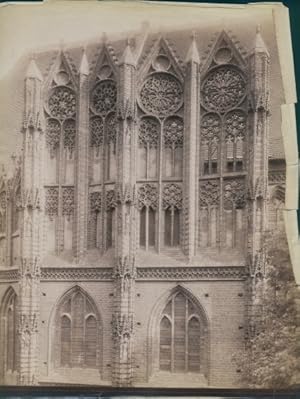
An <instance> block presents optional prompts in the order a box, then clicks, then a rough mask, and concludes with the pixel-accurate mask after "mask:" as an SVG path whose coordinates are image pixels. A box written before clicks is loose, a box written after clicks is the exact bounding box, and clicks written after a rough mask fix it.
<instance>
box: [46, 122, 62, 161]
mask: <svg viewBox="0 0 300 399" xmlns="http://www.w3.org/2000/svg"><path fill="white" fill-rule="evenodd" d="M60 131H61V127H60V123H59V121H58V120H56V119H52V118H48V119H47V123H46V143H47V145H48V147H49V148H50V152H51V155H52V156H53V154H54V152H55V150H56V148H58V146H59V141H60Z"/></svg>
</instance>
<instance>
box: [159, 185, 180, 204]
mask: <svg viewBox="0 0 300 399" xmlns="http://www.w3.org/2000/svg"><path fill="white" fill-rule="evenodd" d="M169 207H171V208H177V209H181V208H182V188H181V186H180V185H179V184H176V183H168V184H165V185H164V187H163V209H168V208H169Z"/></svg>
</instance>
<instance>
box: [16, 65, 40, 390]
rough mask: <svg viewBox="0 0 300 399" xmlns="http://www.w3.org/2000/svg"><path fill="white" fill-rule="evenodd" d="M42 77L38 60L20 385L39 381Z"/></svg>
mask: <svg viewBox="0 0 300 399" xmlns="http://www.w3.org/2000/svg"><path fill="white" fill-rule="evenodd" d="M42 80H43V78H42V75H41V73H40V71H39V70H38V67H37V65H36V63H35V61H34V60H32V61H31V62H30V64H29V67H28V69H27V73H26V78H25V114H24V122H23V156H22V169H21V170H22V175H21V212H20V213H21V217H20V220H21V222H20V230H21V234H20V246H21V248H20V252H21V262H20V263H21V264H20V268H19V283H20V295H19V298H18V305H19V306H18V313H19V318H18V334H19V338H20V343H19V383H20V384H22V385H23V384H24V385H34V384H36V383H37V382H38V368H39V367H38V361H39V351H38V329H39V302H40V287H39V277H40V261H41V241H42V240H41V239H40V237H42V236H43V231H42V230H43V213H42V208H43V204H44V198H43V159H44V157H43V151H44V135H43V130H44V127H43V120H42V115H43V112H42V106H41V86H42Z"/></svg>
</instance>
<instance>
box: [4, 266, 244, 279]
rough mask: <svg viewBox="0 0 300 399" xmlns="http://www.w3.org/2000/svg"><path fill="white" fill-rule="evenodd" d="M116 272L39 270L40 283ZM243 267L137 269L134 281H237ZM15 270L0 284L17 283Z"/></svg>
mask: <svg viewBox="0 0 300 399" xmlns="http://www.w3.org/2000/svg"><path fill="white" fill-rule="evenodd" d="M115 272H116V270H114V269H113V268H112V267H43V268H41V277H40V280H41V281H71V282H73V281H113V279H114V275H115ZM245 275H246V268H245V267H244V266H220V267H219V266H192V267H191V266H182V267H164V266H160V267H137V269H136V279H137V280H151V279H153V280H170V279H171V280H182V281H189V280H216V279H217V280H218V279H220V280H223V279H225V280H227V279H228V280H240V279H244V277H245ZM18 276H19V272H18V270H17V269H13V270H8V269H7V270H0V280H1V281H17V280H18Z"/></svg>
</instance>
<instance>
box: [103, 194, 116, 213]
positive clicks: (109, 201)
mask: <svg viewBox="0 0 300 399" xmlns="http://www.w3.org/2000/svg"><path fill="white" fill-rule="evenodd" d="M116 206H117V199H116V192H115V190H108V191H106V193H105V209H106V210H107V211H108V210H110V209H113V208H116Z"/></svg>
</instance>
